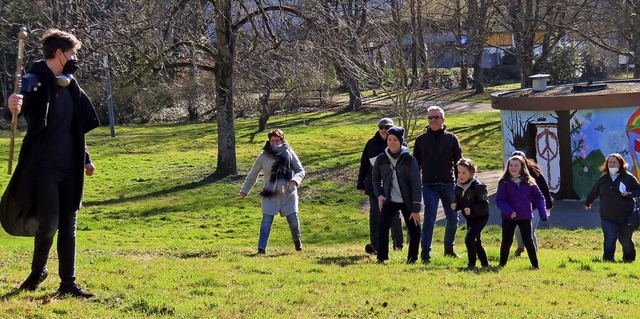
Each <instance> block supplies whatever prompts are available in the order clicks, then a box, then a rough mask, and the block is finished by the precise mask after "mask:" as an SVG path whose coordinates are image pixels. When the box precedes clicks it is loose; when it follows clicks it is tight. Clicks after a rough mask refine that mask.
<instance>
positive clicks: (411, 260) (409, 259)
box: [407, 257, 418, 264]
mask: <svg viewBox="0 0 640 319" xmlns="http://www.w3.org/2000/svg"><path fill="white" fill-rule="evenodd" d="M416 261H418V258H417V257H409V258H407V264H415V263H416Z"/></svg>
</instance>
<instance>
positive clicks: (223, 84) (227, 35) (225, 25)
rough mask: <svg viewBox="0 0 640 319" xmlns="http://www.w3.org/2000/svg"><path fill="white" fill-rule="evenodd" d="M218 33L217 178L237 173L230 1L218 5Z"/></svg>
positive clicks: (233, 40)
mask: <svg viewBox="0 0 640 319" xmlns="http://www.w3.org/2000/svg"><path fill="white" fill-rule="evenodd" d="M217 9H218V12H219V14H218V16H217V17H216V34H217V36H218V39H217V45H216V47H217V49H218V53H217V54H216V55H215V62H216V64H215V67H214V71H215V74H216V80H215V84H216V88H215V90H216V111H217V113H216V122H217V123H218V164H217V165H218V166H217V167H216V171H215V173H214V174H213V175H214V176H215V177H226V176H230V175H235V174H237V173H238V164H237V163H236V129H235V124H234V114H233V60H234V57H235V35H234V34H233V31H232V26H231V2H230V1H229V2H227V1H220V2H219V4H218V5H217Z"/></svg>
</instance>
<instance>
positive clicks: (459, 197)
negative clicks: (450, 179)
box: [451, 158, 489, 270]
mask: <svg viewBox="0 0 640 319" xmlns="http://www.w3.org/2000/svg"><path fill="white" fill-rule="evenodd" d="M457 166H458V169H457V171H458V180H457V181H456V186H455V189H454V192H455V195H456V199H455V202H454V203H452V204H451V209H452V210H454V211H455V210H460V211H462V215H463V216H464V218H465V219H466V220H467V235H466V236H465V238H464V243H465V245H466V246H467V255H468V257H469V263H468V267H467V269H469V270H473V269H476V261H477V260H478V259H480V264H481V265H482V267H483V268H484V267H489V260H488V259H487V253H486V252H485V250H484V247H482V240H480V236H481V233H482V230H483V229H484V227H485V226H486V225H487V222H488V221H489V196H488V195H487V186H486V185H485V184H482V183H481V182H480V181H479V180H478V179H477V178H476V177H475V173H476V164H475V163H473V161H471V160H470V159H466V158H461V159H460V160H459V161H458V163H457Z"/></svg>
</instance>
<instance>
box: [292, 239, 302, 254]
mask: <svg viewBox="0 0 640 319" xmlns="http://www.w3.org/2000/svg"><path fill="white" fill-rule="evenodd" d="M293 245H295V246H296V251H301V250H302V242H301V241H300V239H296V240H294V241H293Z"/></svg>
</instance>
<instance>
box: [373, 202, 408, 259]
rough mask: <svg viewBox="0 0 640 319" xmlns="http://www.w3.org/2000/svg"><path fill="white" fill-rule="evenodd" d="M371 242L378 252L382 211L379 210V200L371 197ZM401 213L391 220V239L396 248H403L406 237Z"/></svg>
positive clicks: (396, 213)
mask: <svg viewBox="0 0 640 319" xmlns="http://www.w3.org/2000/svg"><path fill="white" fill-rule="evenodd" d="M369 205H370V208H369V241H370V243H371V246H372V247H373V249H375V250H378V237H379V235H378V229H379V228H380V227H379V226H380V209H379V208H378V199H377V198H375V197H374V196H372V195H369ZM400 218H401V217H400V211H399V210H398V211H396V212H395V216H393V218H392V219H391V239H392V240H393V247H394V248H402V246H403V243H404V238H403V237H404V236H403V234H402V221H401V219H400Z"/></svg>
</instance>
